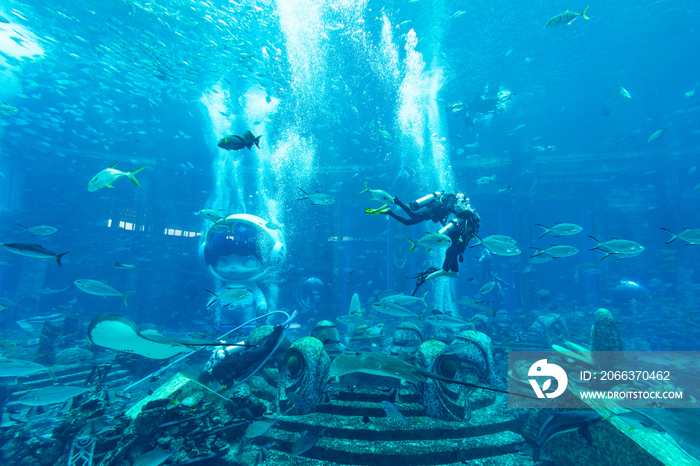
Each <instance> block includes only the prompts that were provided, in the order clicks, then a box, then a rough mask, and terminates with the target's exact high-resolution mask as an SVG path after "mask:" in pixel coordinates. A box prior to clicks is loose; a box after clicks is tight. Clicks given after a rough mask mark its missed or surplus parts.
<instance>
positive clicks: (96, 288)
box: [73, 279, 136, 306]
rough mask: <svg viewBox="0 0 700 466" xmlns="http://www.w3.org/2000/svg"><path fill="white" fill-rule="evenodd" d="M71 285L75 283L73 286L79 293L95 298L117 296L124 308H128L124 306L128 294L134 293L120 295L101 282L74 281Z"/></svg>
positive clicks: (88, 280) (132, 292)
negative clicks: (122, 302)
mask: <svg viewBox="0 0 700 466" xmlns="http://www.w3.org/2000/svg"><path fill="white" fill-rule="evenodd" d="M73 283H75V286H77V287H78V288H79V289H80V290H81V291H84V292H85V293H88V294H93V295H95V296H104V297H107V296H119V297H121V298H122V301H124V306H128V304H126V297H127V296H129V295H130V294H134V293H136V291H129V292H126V293H120V292H118V291H117V290H115V289H114V288H112V287H111V286H109V285H108V284H107V283H106V282H101V281H99V280H90V279H81V280H76V281H74V282H73Z"/></svg>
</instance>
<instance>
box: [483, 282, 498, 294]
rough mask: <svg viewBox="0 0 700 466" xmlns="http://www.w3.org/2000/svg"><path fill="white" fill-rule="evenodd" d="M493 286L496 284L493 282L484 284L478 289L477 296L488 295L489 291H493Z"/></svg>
mask: <svg viewBox="0 0 700 466" xmlns="http://www.w3.org/2000/svg"><path fill="white" fill-rule="evenodd" d="M494 286H496V282H495V281H493V280H492V281H490V282H488V283H484V285H483V286H482V287H481V288H479V294H486V293H489V292H490V291H491V290H493V287H494Z"/></svg>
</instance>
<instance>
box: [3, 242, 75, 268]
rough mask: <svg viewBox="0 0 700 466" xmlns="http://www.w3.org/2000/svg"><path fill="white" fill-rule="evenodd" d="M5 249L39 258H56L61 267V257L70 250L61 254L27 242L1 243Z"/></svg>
mask: <svg viewBox="0 0 700 466" xmlns="http://www.w3.org/2000/svg"><path fill="white" fill-rule="evenodd" d="M0 244H2V245H3V246H4V247H5V249H7V250H8V251H10V252H13V253H15V254H19V255H20V256H27V257H36V258H37V259H56V263H57V264H58V266H59V267H62V266H61V257H63V256H65V255H66V254H68V251H66V252H62V253H61V254H56V253H55V252H51V251H49V250H48V249H45V248H43V247H42V246H40V245H38V244H26V243H0Z"/></svg>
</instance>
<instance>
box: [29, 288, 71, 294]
mask: <svg viewBox="0 0 700 466" xmlns="http://www.w3.org/2000/svg"><path fill="white" fill-rule="evenodd" d="M67 289H68V287H65V288H61V289H60V290H52V289H51V288H49V287H46V288H44V289H43V290H39V291H35V292H34V293H35V294H56V293H63V292H64V291H66V290H67Z"/></svg>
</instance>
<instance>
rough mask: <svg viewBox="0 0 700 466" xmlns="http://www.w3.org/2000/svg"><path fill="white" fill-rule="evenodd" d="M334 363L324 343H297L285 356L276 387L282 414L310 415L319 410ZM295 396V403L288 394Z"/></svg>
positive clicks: (311, 340)
mask: <svg viewBox="0 0 700 466" xmlns="http://www.w3.org/2000/svg"><path fill="white" fill-rule="evenodd" d="M330 365H331V360H330V358H329V357H328V354H327V353H326V351H325V350H324V349H323V343H321V341H320V340H318V339H317V338H314V337H304V338H301V339H299V340H297V341H295V342H294V343H293V344H292V346H290V348H289V349H288V350H287V352H286V354H285V355H284V360H283V363H282V366H281V367H280V376H279V382H278V384H277V405H278V408H279V410H280V412H289V411H291V412H294V413H302V414H307V413H311V412H314V411H315V410H316V405H317V404H318V403H319V401H320V399H321V396H322V394H323V389H324V387H325V382H326V379H327V378H328V370H329V369H330ZM292 392H293V393H296V395H297V396H298V397H299V398H297V397H296V396H294V397H293V398H294V399H296V400H297V403H294V402H293V401H292V400H291V399H290V396H289V394H290V393H292ZM299 400H300V402H299Z"/></svg>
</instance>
